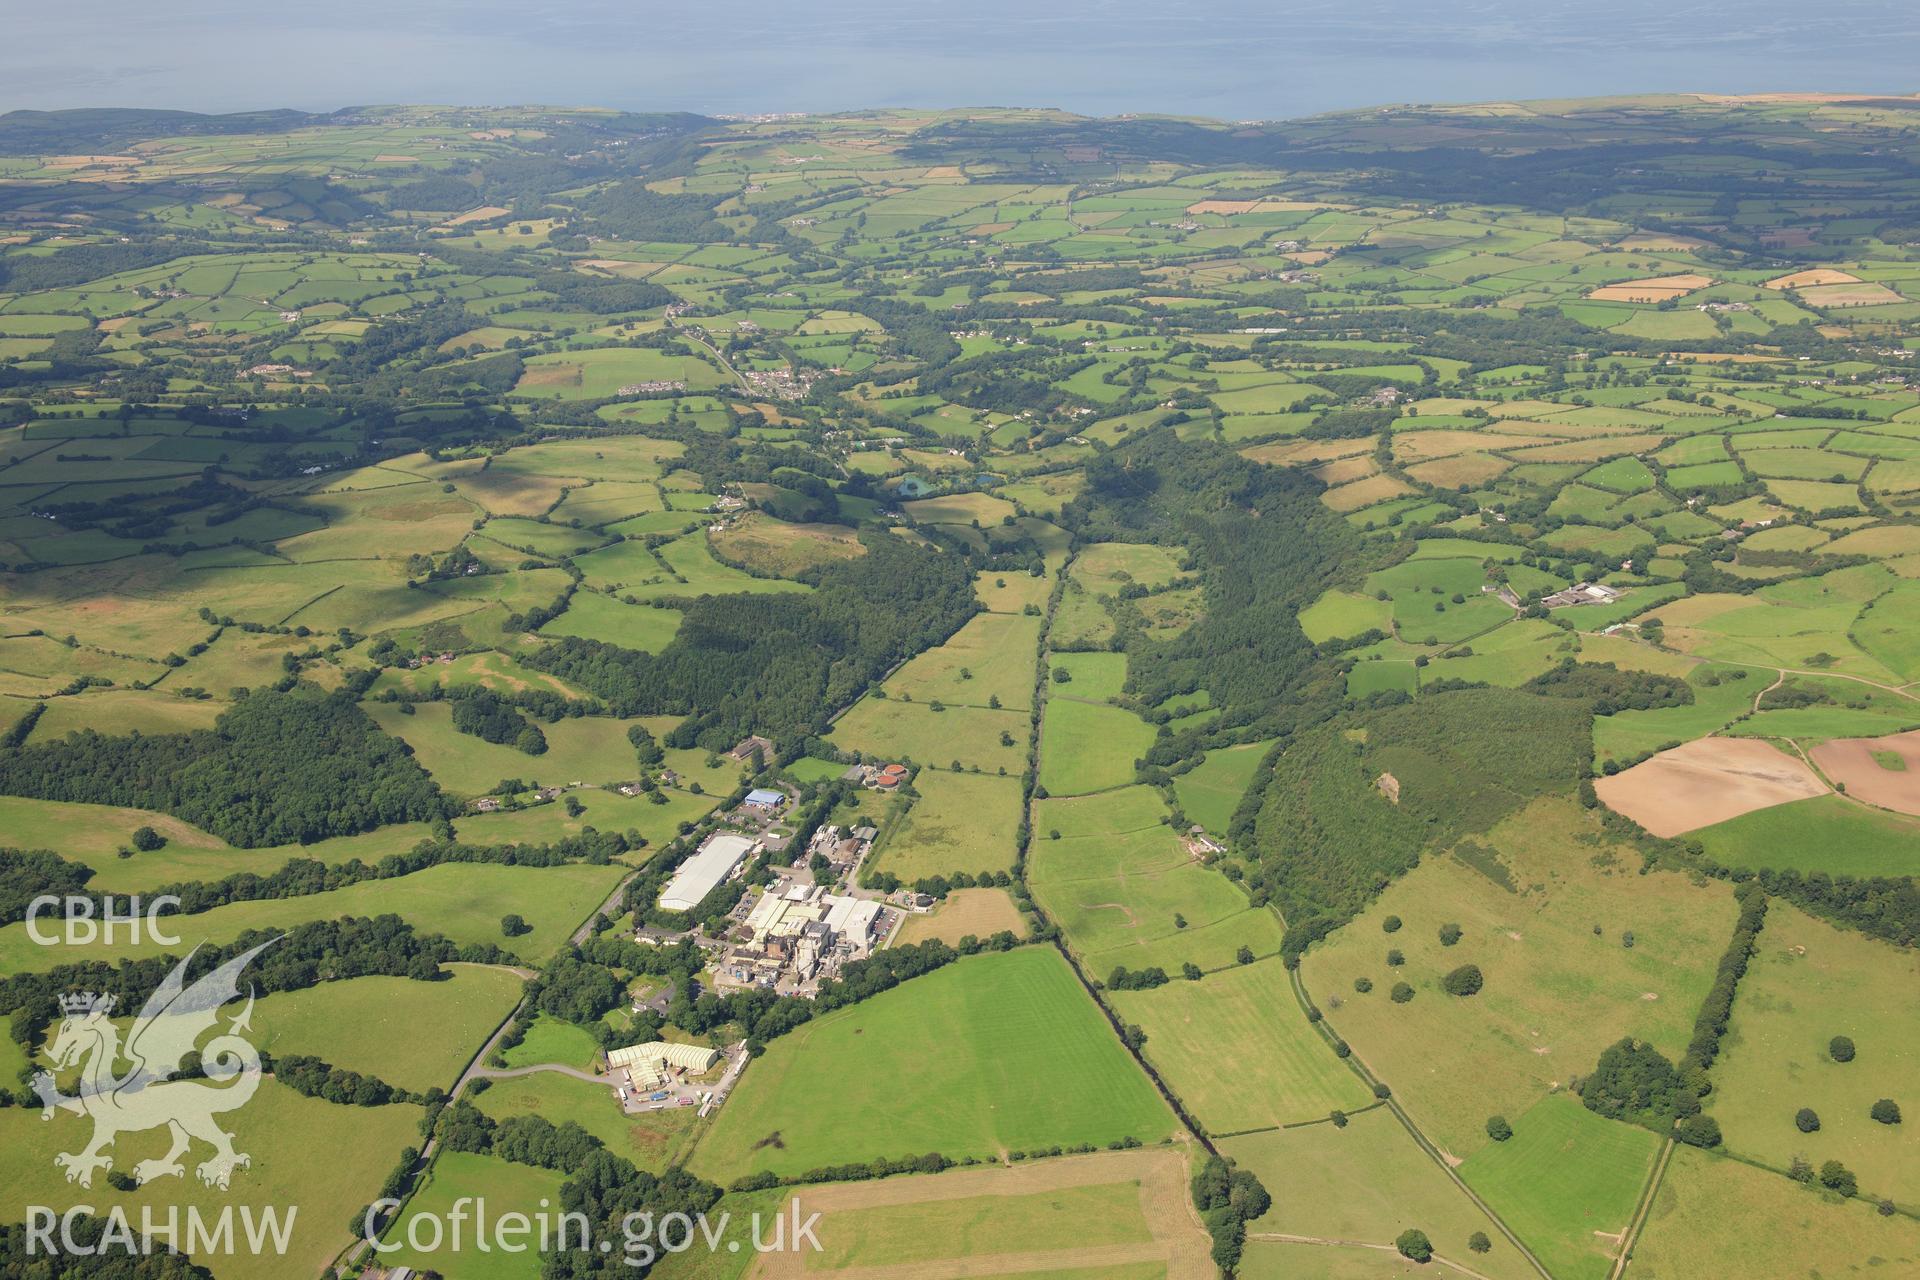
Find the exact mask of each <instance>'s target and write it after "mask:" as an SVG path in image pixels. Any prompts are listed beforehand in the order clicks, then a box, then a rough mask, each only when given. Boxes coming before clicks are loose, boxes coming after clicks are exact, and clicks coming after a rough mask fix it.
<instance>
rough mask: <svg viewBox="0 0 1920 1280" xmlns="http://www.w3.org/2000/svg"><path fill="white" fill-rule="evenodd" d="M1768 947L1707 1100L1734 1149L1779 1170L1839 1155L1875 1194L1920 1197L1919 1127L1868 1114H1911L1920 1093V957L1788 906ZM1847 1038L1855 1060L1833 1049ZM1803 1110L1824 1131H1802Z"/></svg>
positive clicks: (1777, 912)
mask: <svg viewBox="0 0 1920 1280" xmlns="http://www.w3.org/2000/svg"><path fill="white" fill-rule="evenodd" d="M1758 946H1759V949H1758V951H1757V953H1756V954H1755V955H1754V958H1753V961H1752V963H1751V964H1750V965H1749V966H1748V969H1747V973H1746V976H1745V977H1743V978H1742V979H1741V980H1740V988H1739V992H1738V994H1737V995H1736V997H1735V1000H1734V1007H1733V1022H1732V1024H1731V1026H1730V1027H1729V1028H1728V1030H1727V1036H1726V1040H1725V1047H1724V1048H1723V1049H1722V1051H1721V1058H1720V1061H1719V1062H1718V1063H1717V1064H1716V1065H1715V1066H1714V1069H1713V1083H1714V1090H1713V1093H1712V1095H1711V1096H1710V1097H1709V1098H1708V1100H1707V1106H1708V1111H1709V1113H1710V1114H1711V1115H1712V1116H1713V1118H1714V1119H1715V1120H1718V1121H1719V1122H1720V1129H1721V1132H1722V1133H1723V1134H1724V1135H1725V1138H1726V1143H1727V1149H1728V1150H1729V1151H1731V1152H1733V1153H1734V1154H1736V1155H1740V1156H1745V1157H1747V1158H1749V1159H1755V1160H1760V1161H1762V1162H1764V1163H1766V1164H1768V1165H1770V1166H1773V1167H1775V1168H1785V1167H1786V1165H1787V1163H1788V1162H1789V1161H1790V1160H1791V1159H1792V1158H1793V1157H1794V1156H1796V1155H1800V1156H1804V1157H1806V1158H1807V1159H1809V1160H1811V1161H1812V1162H1813V1164H1814V1165H1815V1166H1816V1167H1818V1166H1819V1165H1820V1164H1821V1163H1823V1162H1824V1161H1827V1160H1839V1161H1840V1162H1842V1163H1843V1164H1845V1165H1846V1166H1847V1168H1849V1169H1851V1170H1853V1171H1854V1173H1855V1174H1856V1175H1858V1177H1859V1179H1860V1189H1861V1191H1862V1192H1863V1193H1865V1194H1867V1195H1869V1196H1876V1197H1877V1196H1886V1197H1889V1198H1891V1199H1893V1200H1894V1201H1895V1202H1896V1203H1906V1202H1908V1201H1910V1200H1912V1199H1913V1198H1914V1197H1915V1196H1916V1195H1920V1168H1916V1166H1915V1163H1914V1159H1913V1148H1914V1140H1913V1138H1912V1136H1911V1135H1910V1134H1909V1133H1907V1132H1905V1130H1906V1127H1907V1126H1906V1125H1905V1124H1900V1125H1884V1124H1880V1123H1878V1122H1876V1121H1874V1120H1873V1119H1871V1118H1870V1117H1869V1116H1868V1114H1867V1112H1868V1109H1869V1108H1871V1107H1872V1106H1873V1103H1874V1102H1875V1100H1877V1099H1879V1098H1892V1099H1894V1100H1895V1101H1896V1102H1898V1103H1899V1104H1900V1105H1901V1108H1902V1110H1903V1111H1904V1110H1905V1109H1906V1100H1907V1099H1908V1098H1913V1097H1920V1061H1916V1059H1915V1056H1914V1053H1913V1044H1912V1040H1911V1037H1910V1036H1908V1035H1907V1034H1906V1029H1908V1028H1911V1027H1912V1026H1913V1025H1914V1019H1915V1018H1916V1017H1920V986H1916V984H1915V981H1914V980H1915V978H1916V977H1920V961H1917V960H1916V959H1915V957H1914V955H1913V953H1912V952H1910V951H1906V950H1902V949H1899V948H1896V947H1893V946H1891V945H1889V944H1887V943H1883V942H1878V941H1875V940H1873V939H1870V938H1864V937H1861V936H1860V935H1859V934H1857V933H1853V932H1850V931H1843V930H1840V929H1836V928H1834V927H1833V926H1832V925H1830V924H1827V923H1826V922H1824V921H1822V920H1817V919H1814V918H1813V917H1811V916H1808V915H1806V914H1804V913H1803V912H1801V911H1799V910H1798V909H1797V908H1795V907H1793V906H1791V905H1790V904H1788V903H1785V902H1782V901H1779V900H1778V899H1775V900H1774V901H1773V903H1772V905H1771V906H1770V907H1769V908H1768V910H1767V921H1766V925H1765V926H1764V927H1763V928H1762V929H1761V931H1760V939H1759V944H1758ZM1839 1035H1844V1036H1848V1037H1850V1038H1852V1040H1853V1041H1854V1043H1855V1045H1856V1046H1857V1055H1856V1056H1855V1058H1854V1060H1853V1061H1852V1062H1847V1063H1839V1062H1835V1061H1834V1060H1833V1059H1832V1057H1831V1056H1830V1055H1829V1054H1828V1052H1827V1044H1828V1042H1829V1041H1830V1040H1831V1039H1832V1038H1833V1037H1834V1036H1839ZM1802 1107H1810V1108H1812V1109H1813V1111H1814V1112H1815V1114H1816V1115H1818V1116H1819V1118H1820V1128H1819V1130H1818V1131H1817V1132H1815V1133H1801V1132H1800V1131H1799V1129H1798V1127H1797V1126H1796V1125H1795V1123H1794V1115H1795V1113H1796V1112H1797V1111H1799V1110H1800V1108H1802Z"/></svg>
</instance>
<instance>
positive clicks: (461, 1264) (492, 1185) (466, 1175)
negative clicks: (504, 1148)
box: [382, 1151, 566, 1280]
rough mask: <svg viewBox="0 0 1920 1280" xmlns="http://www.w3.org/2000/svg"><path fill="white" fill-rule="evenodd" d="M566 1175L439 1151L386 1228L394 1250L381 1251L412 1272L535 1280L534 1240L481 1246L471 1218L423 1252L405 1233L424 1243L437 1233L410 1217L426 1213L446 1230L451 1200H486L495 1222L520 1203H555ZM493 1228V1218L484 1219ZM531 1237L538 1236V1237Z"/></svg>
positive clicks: (536, 1256)
mask: <svg viewBox="0 0 1920 1280" xmlns="http://www.w3.org/2000/svg"><path fill="white" fill-rule="evenodd" d="M565 1180H566V1175H565V1174H562V1173H559V1172H556V1171H555V1170H552V1169H540V1168H536V1167H535V1166H533V1165H526V1164H515V1163H513V1162H512V1161H508V1160H502V1159H499V1158H498V1157H496V1156H488V1155H480V1154H477V1153H474V1152H469V1151H443V1152H441V1153H440V1154H439V1156H438V1157H437V1158H436V1159H435V1160H434V1162H433V1167H432V1168H431V1169H430V1170H428V1172H427V1175H426V1177H425V1178H423V1179H422V1180H421V1182H420V1185H419V1186H418V1187H417V1188H416V1189H415V1190H414V1193H413V1196H412V1198H411V1199H409V1200H408V1201H407V1208H406V1211H405V1212H404V1213H402V1214H401V1215H400V1217H399V1218H398V1219H397V1220H396V1221H395V1222H394V1223H393V1224H392V1225H391V1226H389V1227H388V1228H387V1231H386V1233H385V1235H384V1236H383V1237H382V1240H383V1242H384V1243H385V1244H386V1245H387V1246H388V1247H389V1248H390V1249H391V1250H392V1251H391V1252H387V1253H385V1254H384V1255H383V1256H384V1257H385V1258H386V1259H387V1265H388V1266H409V1267H412V1268H414V1269H415V1270H416V1271H427V1270H432V1271H437V1272H439V1273H440V1274H442V1275H458V1276H460V1277H462V1280H466V1278H467V1277H471V1278H472V1280H538V1277H539V1275H540V1249H539V1245H538V1243H537V1242H536V1243H534V1244H533V1245H532V1247H531V1248H526V1249H523V1250H522V1251H520V1252H509V1251H508V1250H507V1249H504V1248H491V1249H485V1250H483V1249H481V1248H479V1247H478V1245H477V1242H476V1241H475V1238H474V1236H475V1233H474V1230H473V1225H474V1224H472V1223H471V1222H470V1223H468V1224H467V1227H468V1229H467V1231H466V1233H465V1236H464V1238H463V1239H461V1240H460V1241H458V1242H456V1241H455V1240H454V1239H453V1238H452V1237H451V1236H447V1237H446V1238H444V1239H443V1240H442V1242H441V1247H440V1248H438V1249H431V1250H427V1251H421V1250H415V1249H412V1248H409V1247H407V1244H406V1242H407V1240H408V1239H409V1234H408V1233H409V1232H410V1231H411V1232H413V1233H414V1234H413V1236H412V1237H411V1238H414V1239H418V1240H420V1241H421V1243H422V1244H427V1243H429V1242H430V1241H431V1240H433V1239H434V1238H435V1233H434V1232H433V1230H432V1228H431V1226H429V1225H428V1224H421V1225H418V1226H416V1225H415V1224H414V1221H413V1220H414V1219H415V1218H419V1217H426V1218H428V1219H430V1220H436V1221H437V1222H438V1223H439V1224H440V1225H441V1227H442V1229H445V1227H446V1224H447V1223H448V1221H449V1215H450V1214H451V1213H453V1212H454V1205H455V1204H456V1203H457V1202H458V1201H460V1200H461V1199H463V1198H471V1200H473V1201H480V1202H483V1203H486V1204H488V1205H490V1206H492V1208H491V1209H490V1210H489V1214H490V1217H491V1218H492V1220H493V1222H497V1221H498V1215H499V1214H501V1213H505V1212H510V1211H511V1210H510V1209H509V1208H508V1206H512V1208H514V1209H519V1208H520V1207H521V1206H527V1207H529V1208H531V1207H533V1206H537V1205H540V1204H542V1203H546V1202H551V1203H554V1204H558V1203H559V1200H560V1184H561V1183H562V1182H563V1181H565ZM463 1208H464V1210H465V1211H466V1212H468V1213H472V1212H474V1211H475V1206H474V1205H473V1204H472V1203H471V1202H470V1203H469V1204H468V1205H466V1206H463ZM482 1225H483V1226H484V1227H485V1228H487V1229H491V1226H492V1222H490V1223H486V1224H482ZM529 1239H532V1240H535V1241H537V1236H536V1237H529Z"/></svg>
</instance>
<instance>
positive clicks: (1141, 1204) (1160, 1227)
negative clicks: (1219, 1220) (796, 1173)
mask: <svg viewBox="0 0 1920 1280" xmlns="http://www.w3.org/2000/svg"><path fill="white" fill-rule="evenodd" d="M1186 1164H1187V1162H1186V1156H1185V1154H1184V1152H1181V1151H1179V1150H1162V1151H1126V1152H1104V1153H1101V1154H1098V1155H1088V1156H1074V1157H1070V1158H1064V1159H1058V1160H1044V1161H1038V1162H1035V1163H1030V1164H1025V1165H1021V1166H1018V1167H1015V1168H1002V1167H994V1168H985V1169H965V1170H959V1171H955V1172H949V1173H943V1174H940V1175H938V1176H936V1177H930V1178H891V1179H888V1180H887V1181H884V1182H863V1183H843V1184H840V1185H835V1186H824V1187H817V1188H814V1187H810V1188H807V1189H806V1190H803V1191H800V1192H797V1193H795V1197H794V1198H795V1199H796V1200H797V1201H798V1202H799V1214H800V1218H801V1219H802V1220H804V1219H805V1218H806V1216H807V1215H808V1214H810V1213H818V1214H820V1215H821V1217H820V1223H819V1226H818V1227H817V1229H816V1235H817V1236H818V1237H819V1239H820V1242H821V1246H822V1252H821V1253H820V1254H813V1255H810V1254H808V1253H805V1252H803V1251H800V1250H791V1249H790V1250H782V1251H779V1252H775V1253H768V1254H765V1255H762V1256H761V1257H760V1258H759V1259H758V1260H757V1264H756V1267H755V1269H754V1270H753V1272H752V1275H753V1277H754V1278H755V1280H787V1278H788V1277H798V1276H801V1275H819V1274H828V1275H833V1274H842V1273H844V1274H848V1275H855V1274H857V1275H865V1276H878V1275H885V1276H888V1277H891V1278H892V1280H936V1278H939V1280H945V1278H946V1277H953V1276H970V1275H994V1276H1014V1275H1021V1274H1026V1273H1039V1274H1043V1275H1049V1276H1053V1275H1063V1274H1074V1275H1079V1274H1082V1272H1081V1271H1079V1270H1077V1269H1078V1268H1086V1269H1087V1270H1086V1271H1085V1274H1087V1275H1093V1274H1100V1275H1113V1276H1132V1275H1135V1274H1142V1273H1147V1274H1152V1275H1156V1276H1158V1275H1165V1276H1166V1277H1168V1280H1204V1278H1205V1277H1210V1276H1212V1275H1214V1274H1215V1271H1214V1266H1213V1262H1212V1260H1211V1258H1210V1257H1209V1255H1208V1249H1209V1242H1208V1239H1207V1235H1206V1233H1205V1231H1204V1230H1202V1228H1201V1226H1200V1223H1199V1221H1198V1220H1197V1218H1196V1217H1195V1215H1194V1214H1193V1213H1192V1211H1191V1210H1189V1208H1188V1207H1187V1206H1188V1203H1189V1201H1188V1197H1187V1188H1186V1177H1187V1168H1186ZM1162 1267H1164V1268H1165V1270H1164V1271H1162V1270H1161V1269H1160V1268H1162ZM1136 1268H1142V1269H1143V1270H1142V1271H1136ZM1069 1269H1075V1270H1069ZM1096 1269H1097V1270H1096Z"/></svg>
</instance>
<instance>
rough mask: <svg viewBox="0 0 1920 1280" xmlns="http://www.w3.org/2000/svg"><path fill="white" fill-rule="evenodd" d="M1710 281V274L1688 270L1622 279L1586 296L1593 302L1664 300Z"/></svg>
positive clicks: (1678, 295) (1679, 295) (1700, 287)
mask: <svg viewBox="0 0 1920 1280" xmlns="http://www.w3.org/2000/svg"><path fill="white" fill-rule="evenodd" d="M1712 283H1713V278H1712V277H1711V276H1703V275H1696V274H1693V273H1691V272H1689V273H1687V274H1685V275H1677V276H1656V277H1653V278H1652V279H1648V280H1623V281H1621V282H1620V283H1619V284H1610V285H1606V286H1603V287H1602V288H1599V289H1595V290H1594V291H1593V292H1592V293H1590V294H1588V295H1587V297H1589V298H1591V299H1593V300H1594V301H1595V302H1665V301H1666V300H1667V299H1668V298H1678V297H1681V296H1683V295H1685V294H1689V293H1692V292H1693V291H1694V290H1695V289H1705V288H1706V287H1708V286H1709V285H1711V284H1712Z"/></svg>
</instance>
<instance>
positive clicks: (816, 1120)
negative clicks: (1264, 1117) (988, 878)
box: [690, 947, 1175, 1184]
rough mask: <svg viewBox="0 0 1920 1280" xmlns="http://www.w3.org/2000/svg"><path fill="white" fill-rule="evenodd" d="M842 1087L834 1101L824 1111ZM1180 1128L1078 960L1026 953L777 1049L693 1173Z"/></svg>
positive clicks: (945, 975)
mask: <svg viewBox="0 0 1920 1280" xmlns="http://www.w3.org/2000/svg"><path fill="white" fill-rule="evenodd" d="M828 1094H831V1095H832V1096H833V1097H834V1098H835V1099H836V1100H837V1101H836V1104H835V1105H834V1106H832V1107H826V1106H821V1105H820V1100H821V1099H822V1098H823V1097H825V1096H827V1095H828ZM848 1115H854V1116H859V1117H861V1122H860V1123H858V1124H849V1123H847V1119H846V1117H847V1116H848ZM1174 1127H1175V1126H1174V1119H1173V1116H1172V1114H1171V1113H1170V1112H1169V1111H1168V1110H1167V1109H1166V1106H1165V1105H1164V1104H1163V1103H1162V1102H1161V1100H1160V1098H1159V1097H1158V1095H1156V1094H1155V1093H1154V1091H1153V1088H1152V1086H1151V1085H1150V1084H1149V1083H1148V1082H1147V1078H1146V1076H1145V1075H1143V1074H1142V1073H1141V1072H1140V1070H1139V1068H1138V1067H1137V1066H1136V1065H1135V1064H1134V1062H1133V1060H1132V1059H1131V1058H1130V1057H1129V1056H1128V1055H1127V1052H1126V1050H1125V1049H1124V1048H1123V1047H1122V1046H1121V1044H1120V1042H1119V1040H1118V1039H1117V1038H1115V1036H1114V1034H1113V1031H1112V1028H1110V1027H1109V1026H1108V1025H1107V1023H1106V1020H1105V1019H1104V1018H1102V1017H1101V1016H1100V1013H1099V1011H1098V1010H1097V1009H1096V1008H1095V1007H1094V1006H1093V1003H1092V1001H1091V1000H1090V999H1089V998H1088V997H1087V995H1086V993H1085V992H1084V991H1083V990H1081V988H1080V986H1079V984H1078V982H1076V981H1075V979H1074V977H1073V974H1072V971H1071V970H1069V969H1068V967H1067V964H1066V962H1065V961H1064V960H1062V959H1061V958H1060V956H1059V955H1058V954H1057V953H1056V952H1054V951H1052V950H1051V949H1048V948H1043V947H1021V948H1018V949H1016V950H1013V951H1009V952H1002V953H997V954H987V955H980V956H975V957H973V958H971V959H967V960H961V961H958V962H956V963H954V964H950V965H948V966H947V967H946V968H944V969H940V970H938V971H936V972H934V973H931V974H928V975H926V976H925V977H922V978H916V979H914V980H913V981H911V982H909V983H906V984H904V985H902V986H900V987H897V988H895V989H894V990H892V991H888V992H885V993H883V994H881V995H878V996H875V997H873V998H872V999H870V1000H867V1001H864V1002H862V1003H860V1004H858V1005H854V1006H851V1007H849V1008H846V1009H841V1010H837V1011H835V1012H833V1013H830V1014H828V1015H826V1016H825V1017H821V1018H816V1019H814V1020H813V1021H812V1022H809V1023H807V1024H806V1025H805V1026H803V1027H801V1028H800V1029H799V1030H797V1031H794V1032H792V1033H790V1034H788V1035H785V1036H782V1037H781V1038H780V1039H778V1040H776V1041H774V1042H773V1043H772V1044H771V1045H770V1046H769V1047H768V1050H767V1052H766V1054H765V1055H764V1056H763V1057H761V1058H759V1059H758V1060H756V1061H755V1062H754V1063H753V1064H752V1065H751V1066H750V1067H749V1068H748V1069H747V1073H746V1075H745V1076H743V1077H742V1078H741V1081H740V1083H739V1084H738V1085H737V1086H736V1087H735V1089H734V1092H733V1096H732V1097H731V1098H730V1099H729V1100H728V1103H727V1105H726V1106H724V1107H722V1108H721V1109H720V1113H719V1118H718V1119H717V1120H716V1121H715V1122H714V1125H713V1127H712V1129H711V1130H709V1131H708V1133H707V1136H706V1138H705V1139H704V1140H703V1141H702V1142H701V1143H700V1145H699V1147H698V1148H697V1149H696V1150H695V1151H694V1154H693V1158H692V1161H691V1165H690V1167H691V1168H692V1169H693V1170H694V1171H695V1172H696V1173H699V1174H700V1175H701V1176H703V1177H707V1178H712V1179H714V1180H716V1181H719V1182H721V1183H723V1184H724V1183H727V1182H730V1181H732V1180H733V1179H734V1178H737V1177H740V1176H741V1175H743V1174H746V1173H751V1172H755V1171H758V1170H762V1169H765V1170H769V1171H772V1172H774V1173H779V1174H783V1175H785V1174H797V1173H802V1172H805V1171H806V1170H808V1169H812V1168H816V1167H819V1166H822V1165H830V1164H843V1163H849V1162H854V1161H862V1160H871V1159H873V1158H874V1157H876V1156H905V1155H918V1154H922V1153H924V1152H928V1151H939V1152H941V1153H942V1154H944V1155H946V1156H948V1157H949V1158H958V1157H960V1156H964V1155H974V1156H993V1155H997V1154H999V1153H1000V1152H1002V1151H1004V1150H1008V1149H1015V1150H1028V1149H1031V1148H1034V1147H1038V1146H1049V1145H1052V1144H1054V1143H1062V1144H1071V1143H1076V1142H1091V1143H1094V1144H1096V1145H1102V1144H1105V1143H1107V1142H1111V1141H1113V1140H1115V1139H1118V1138H1122V1137H1127V1136H1132V1137H1135V1138H1138V1139H1139V1140H1140V1141H1142V1142H1148V1143H1151V1142H1156V1141H1158V1140H1159V1139H1160V1138H1162V1137H1165V1136H1167V1135H1168V1134H1170V1133H1172V1132H1173V1131H1174Z"/></svg>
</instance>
